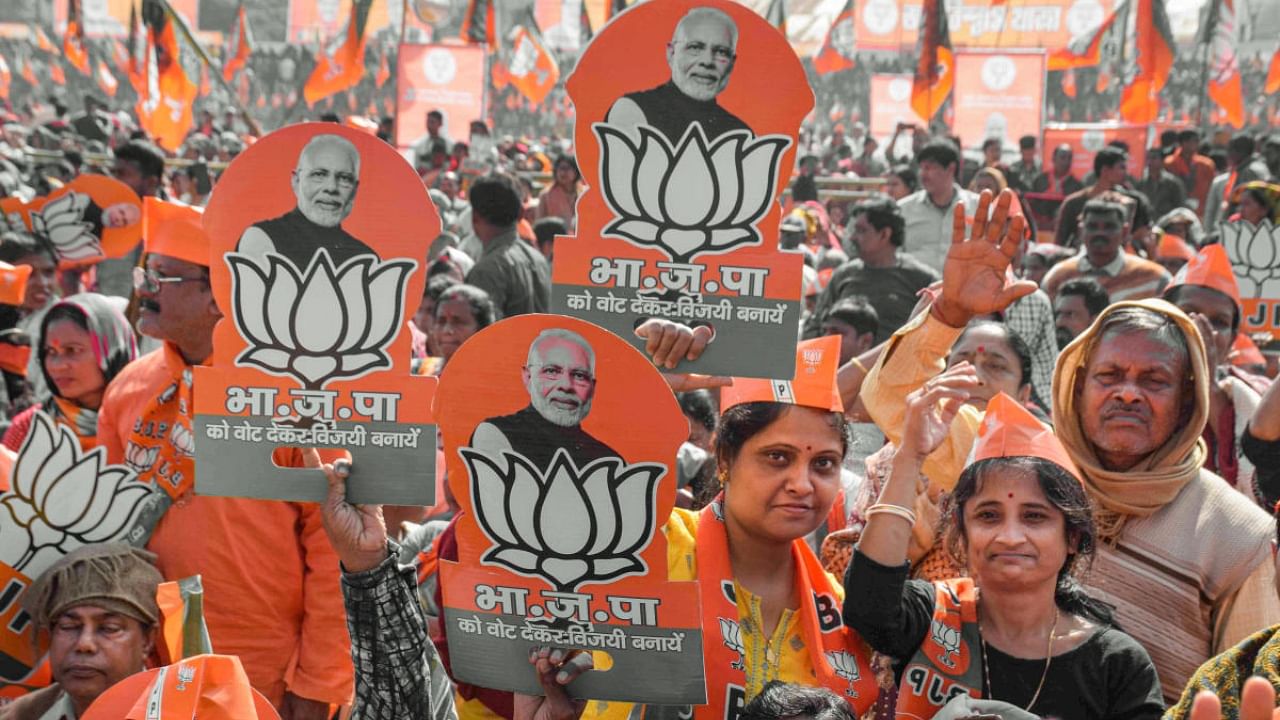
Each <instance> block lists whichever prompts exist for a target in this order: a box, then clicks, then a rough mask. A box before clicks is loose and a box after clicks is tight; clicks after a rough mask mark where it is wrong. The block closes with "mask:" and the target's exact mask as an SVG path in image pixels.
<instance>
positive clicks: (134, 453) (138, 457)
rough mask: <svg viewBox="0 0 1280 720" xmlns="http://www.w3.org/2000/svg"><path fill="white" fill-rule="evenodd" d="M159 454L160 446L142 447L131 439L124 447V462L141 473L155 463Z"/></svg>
mask: <svg viewBox="0 0 1280 720" xmlns="http://www.w3.org/2000/svg"><path fill="white" fill-rule="evenodd" d="M159 455H160V446H159V445H153V446H151V447H143V446H141V445H139V444H137V443H135V442H133V441H132V440H130V441H129V444H128V445H126V446H125V448H124V462H125V464H126V465H128V466H129V467H131V468H133V471H134V472H138V473H143V472H146V471H148V470H150V469H151V466H152V465H155V464H156V457H157V456H159Z"/></svg>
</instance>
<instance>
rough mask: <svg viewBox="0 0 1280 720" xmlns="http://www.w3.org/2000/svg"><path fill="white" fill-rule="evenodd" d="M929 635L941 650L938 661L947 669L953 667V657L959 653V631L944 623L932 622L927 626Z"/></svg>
mask: <svg viewBox="0 0 1280 720" xmlns="http://www.w3.org/2000/svg"><path fill="white" fill-rule="evenodd" d="M929 635H930V636H931V637H932V638H933V641H934V642H935V643H937V644H938V646H939V647H941V648H942V654H941V655H939V656H938V661H939V662H941V663H942V664H943V665H946V666H947V667H949V668H953V667H955V666H956V661H955V659H954V658H953V656H956V655H959V653H960V631H959V630H958V629H956V628H953V627H951V626H950V625H948V624H946V623H944V622H941V621H939V620H933V621H932V622H931V623H930V625H929Z"/></svg>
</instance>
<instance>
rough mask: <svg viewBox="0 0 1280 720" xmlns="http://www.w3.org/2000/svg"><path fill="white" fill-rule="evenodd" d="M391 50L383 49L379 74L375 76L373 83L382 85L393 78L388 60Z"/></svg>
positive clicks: (378, 85)
mask: <svg viewBox="0 0 1280 720" xmlns="http://www.w3.org/2000/svg"><path fill="white" fill-rule="evenodd" d="M389 52H390V51H388V50H386V49H383V51H382V60H381V61H380V62H379V63H378V74H377V75H376V76H375V77H374V78H373V84H374V86H376V87H382V84H383V83H385V82H386V81H387V80H390V79H391V65H390V61H389V60H387V54H388V53H389Z"/></svg>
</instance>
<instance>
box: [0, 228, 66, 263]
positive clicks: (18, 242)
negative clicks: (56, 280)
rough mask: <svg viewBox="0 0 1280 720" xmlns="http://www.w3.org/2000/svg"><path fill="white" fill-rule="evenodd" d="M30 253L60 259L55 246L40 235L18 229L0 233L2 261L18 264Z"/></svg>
mask: <svg viewBox="0 0 1280 720" xmlns="http://www.w3.org/2000/svg"><path fill="white" fill-rule="evenodd" d="M30 255H44V256H45V257H47V258H49V259H50V260H52V261H54V262H57V261H58V256H57V254H56V253H55V252H54V250H53V246H52V245H50V244H49V241H48V240H46V239H45V238H44V237H42V236H40V235H33V234H31V233H26V232H19V231H17V230H11V231H9V232H6V233H0V261H3V262H7V263H9V264H10V265H17V264H18V261H19V260H21V259H22V258H25V257H28V256H30Z"/></svg>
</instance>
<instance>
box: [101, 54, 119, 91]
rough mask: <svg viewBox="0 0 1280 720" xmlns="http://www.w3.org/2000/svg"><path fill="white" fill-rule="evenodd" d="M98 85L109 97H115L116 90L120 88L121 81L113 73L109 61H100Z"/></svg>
mask: <svg viewBox="0 0 1280 720" xmlns="http://www.w3.org/2000/svg"><path fill="white" fill-rule="evenodd" d="M98 87H100V88H102V92H104V93H106V94H107V96H108V97H115V96H116V90H118V89H119V88H120V82H119V81H118V80H116V76H115V75H113V74H112V73H111V69H110V68H108V67H107V63H106V62H104V61H102V60H99V61H98Z"/></svg>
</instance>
